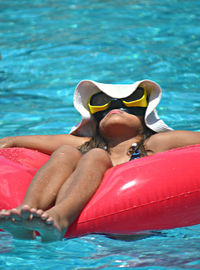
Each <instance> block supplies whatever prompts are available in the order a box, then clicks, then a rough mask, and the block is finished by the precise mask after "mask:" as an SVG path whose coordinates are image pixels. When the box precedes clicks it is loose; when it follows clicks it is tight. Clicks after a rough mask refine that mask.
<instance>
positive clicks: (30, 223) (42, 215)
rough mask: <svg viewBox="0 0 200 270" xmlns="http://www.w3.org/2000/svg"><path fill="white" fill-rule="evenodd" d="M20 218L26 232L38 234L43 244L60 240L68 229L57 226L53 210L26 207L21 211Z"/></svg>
mask: <svg viewBox="0 0 200 270" xmlns="http://www.w3.org/2000/svg"><path fill="white" fill-rule="evenodd" d="M21 217H22V219H23V223H24V226H25V227H26V228H27V229H28V230H33V231H37V232H39V233H40V235H41V238H42V241H43V242H52V241H58V240H61V239H62V238H63V237H64V234H65V232H66V230H67V227H68V226H63V227H61V226H60V225H59V218H58V216H57V215H56V212H55V211H54V210H53V208H52V209H51V210H49V211H43V210H41V209H38V210H36V209H33V208H30V207H29V206H27V205H26V206H24V207H23V208H22V210H21Z"/></svg>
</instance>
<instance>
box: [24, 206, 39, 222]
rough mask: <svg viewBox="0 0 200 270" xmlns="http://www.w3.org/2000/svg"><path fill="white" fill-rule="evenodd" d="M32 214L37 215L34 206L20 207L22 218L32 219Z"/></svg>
mask: <svg viewBox="0 0 200 270" xmlns="http://www.w3.org/2000/svg"><path fill="white" fill-rule="evenodd" d="M34 216H37V210H36V209H35V208H30V207H29V206H28V205H25V206H23V207H22V209H21V217H22V219H23V220H28V219H32V218H33V217H34Z"/></svg>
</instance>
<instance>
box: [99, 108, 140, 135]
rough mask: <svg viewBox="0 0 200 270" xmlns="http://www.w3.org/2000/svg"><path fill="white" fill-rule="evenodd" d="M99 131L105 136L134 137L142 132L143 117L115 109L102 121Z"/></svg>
mask: <svg viewBox="0 0 200 270" xmlns="http://www.w3.org/2000/svg"><path fill="white" fill-rule="evenodd" d="M99 131H100V134H101V135H102V136H103V137H104V138H112V137H117V136H118V137H123V138H124V139H126V138H132V137H135V136H138V135H141V134H142V132H143V117H142V116H136V115H133V114H129V113H127V112H124V111H123V110H120V109H114V110H111V111H110V112H109V113H108V114H106V116H105V117H104V118H103V119H102V120H101V121H100V123H99Z"/></svg>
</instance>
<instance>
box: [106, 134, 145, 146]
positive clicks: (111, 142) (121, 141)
mask: <svg viewBox="0 0 200 270" xmlns="http://www.w3.org/2000/svg"><path fill="white" fill-rule="evenodd" d="M142 138H143V136H142V135H137V136H134V137H131V138H129V137H127V138H125V137H122V138H120V137H112V138H107V139H106V142H107V144H108V146H109V148H117V147H118V146H121V145H123V146H125V145H126V144H127V145H129V146H130V145H132V144H133V143H138V142H139V141H140V140H142Z"/></svg>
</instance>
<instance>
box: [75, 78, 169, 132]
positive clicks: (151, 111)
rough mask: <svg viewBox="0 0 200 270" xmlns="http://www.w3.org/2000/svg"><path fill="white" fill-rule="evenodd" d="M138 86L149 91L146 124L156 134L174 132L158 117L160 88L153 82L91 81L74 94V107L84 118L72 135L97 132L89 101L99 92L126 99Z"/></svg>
mask: <svg viewBox="0 0 200 270" xmlns="http://www.w3.org/2000/svg"><path fill="white" fill-rule="evenodd" d="M138 86H142V87H144V88H145V89H146V90H147V94H148V96H149V102H148V106H147V109H146V113H145V119H144V120H145V124H146V125H147V127H149V128H150V129H152V130H153V131H155V132H163V131H169V130H172V129H171V128H170V127H168V126H167V125H166V124H165V123H164V122H163V121H162V120H161V119H160V118H159V116H158V114H157V112H156V110H155V108H156V107H157V105H158V104H159V102H160V99H161V88H160V86H159V85H158V84H157V83H155V82H154V81H151V80H142V81H137V82H135V83H133V84H104V83H99V82H95V81H90V80H84V81H81V82H80V83H79V84H78V85H77V87H76V90H75V93H74V107H75V108H76V109H77V111H78V112H79V113H80V114H81V116H82V121H81V122H80V123H79V124H78V125H76V126H74V127H73V128H72V130H71V134H74V135H79V136H85V137H92V136H93V135H94V134H95V131H96V121H95V119H94V117H93V116H92V115H91V114H90V111H89V107H88V100H89V98H90V96H91V95H93V94H94V93H97V92H100V91H102V92H104V93H105V94H107V95H109V96H111V97H113V98H125V97H128V96H129V95H131V94H132V93H133V92H134V91H135V90H136V89H137V88H138Z"/></svg>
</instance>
